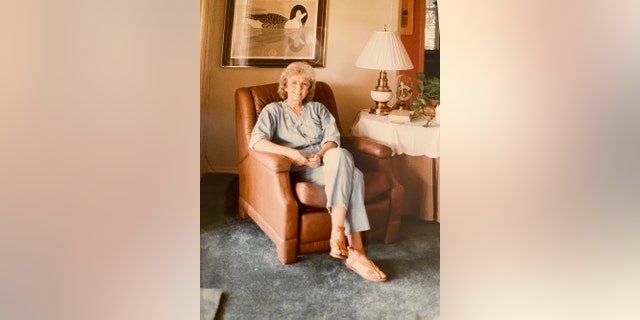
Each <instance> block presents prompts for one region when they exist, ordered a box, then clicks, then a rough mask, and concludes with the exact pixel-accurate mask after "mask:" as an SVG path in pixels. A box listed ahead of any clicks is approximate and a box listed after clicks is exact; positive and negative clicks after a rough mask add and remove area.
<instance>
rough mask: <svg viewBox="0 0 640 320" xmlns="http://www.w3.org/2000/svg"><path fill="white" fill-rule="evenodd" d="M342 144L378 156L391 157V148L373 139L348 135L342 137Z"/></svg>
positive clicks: (347, 147)
mask: <svg viewBox="0 0 640 320" xmlns="http://www.w3.org/2000/svg"><path fill="white" fill-rule="evenodd" d="M342 144H343V146H344V147H345V148H346V149H351V150H357V151H360V152H363V153H366V154H367V155H370V156H374V157H376V158H389V157H391V154H392V152H391V148H389V147H388V146H385V145H383V144H381V143H379V142H376V141H373V140H371V139H367V138H362V137H356V136H346V137H342Z"/></svg>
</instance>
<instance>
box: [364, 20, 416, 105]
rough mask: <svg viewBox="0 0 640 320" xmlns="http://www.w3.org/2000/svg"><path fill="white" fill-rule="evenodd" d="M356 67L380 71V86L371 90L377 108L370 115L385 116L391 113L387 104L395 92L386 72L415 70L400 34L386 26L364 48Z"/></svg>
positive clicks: (374, 34)
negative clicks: (388, 29)
mask: <svg viewBox="0 0 640 320" xmlns="http://www.w3.org/2000/svg"><path fill="white" fill-rule="evenodd" d="M356 67H358V68H364V69H375V70H380V75H379V77H378V85H377V86H376V88H375V89H374V90H371V99H373V101H375V102H376V106H375V107H374V108H371V110H370V113H375V114H376V115H379V116H383V115H386V114H388V113H389V111H390V108H389V107H388V106H387V102H388V101H389V100H391V98H393V91H391V89H390V88H389V86H388V85H387V81H388V80H387V71H386V70H408V69H413V63H411V59H410V58H409V55H408V54H407V50H405V49H404V46H403V45H402V41H400V37H399V36H398V34H396V33H395V32H388V31H387V26H386V25H385V26H384V31H376V32H374V33H373V35H372V36H371V38H370V39H369V42H367V44H366V45H365V46H364V49H363V50H362V53H360V56H359V57H358V60H356Z"/></svg>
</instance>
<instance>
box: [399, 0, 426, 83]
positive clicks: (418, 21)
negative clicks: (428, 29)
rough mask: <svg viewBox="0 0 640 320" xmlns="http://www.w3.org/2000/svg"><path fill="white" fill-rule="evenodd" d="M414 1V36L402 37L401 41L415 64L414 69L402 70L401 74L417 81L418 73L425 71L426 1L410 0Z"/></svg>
mask: <svg viewBox="0 0 640 320" xmlns="http://www.w3.org/2000/svg"><path fill="white" fill-rule="evenodd" d="M409 1H414V4H413V34H411V35H401V36H400V39H401V40H402V44H404V48H405V49H407V53H408V54H409V57H410V58H411V61H412V62H413V69H410V70H402V71H400V74H406V75H408V76H411V77H412V78H413V79H414V80H415V79H416V73H418V72H422V71H423V69H424V23H425V19H426V17H425V12H426V11H425V10H426V1H425V0H409Z"/></svg>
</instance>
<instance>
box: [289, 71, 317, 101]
mask: <svg viewBox="0 0 640 320" xmlns="http://www.w3.org/2000/svg"><path fill="white" fill-rule="evenodd" d="M310 86H311V82H310V81H309V79H307V77H305V76H303V75H301V74H293V75H291V76H290V77H289V78H288V79H287V84H286V86H285V90H286V91H287V99H293V100H294V101H300V102H301V101H302V100H303V99H304V98H305V97H306V96H307V94H309V87H310Z"/></svg>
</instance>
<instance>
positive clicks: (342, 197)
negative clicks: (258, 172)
mask: <svg viewBox="0 0 640 320" xmlns="http://www.w3.org/2000/svg"><path fill="white" fill-rule="evenodd" d="M322 161H323V165H322V166H320V167H318V168H309V167H306V166H302V167H296V168H295V169H294V172H295V175H296V177H297V178H298V179H299V180H301V181H308V182H313V183H316V184H319V185H324V190H325V193H326V194H327V210H329V212H331V208H332V207H343V208H346V209H347V217H346V219H345V223H344V229H345V230H344V231H345V234H347V235H349V234H351V233H352V232H361V231H367V230H369V229H370V228H371V227H370V226H369V218H368V217H367V211H366V209H365V207H364V179H363V176H362V171H360V170H359V169H358V168H356V167H355V164H354V162H353V156H352V155H351V153H350V152H349V151H348V150H347V149H343V148H333V149H330V150H329V151H327V152H326V153H325V155H324V157H323V159H322Z"/></svg>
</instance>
